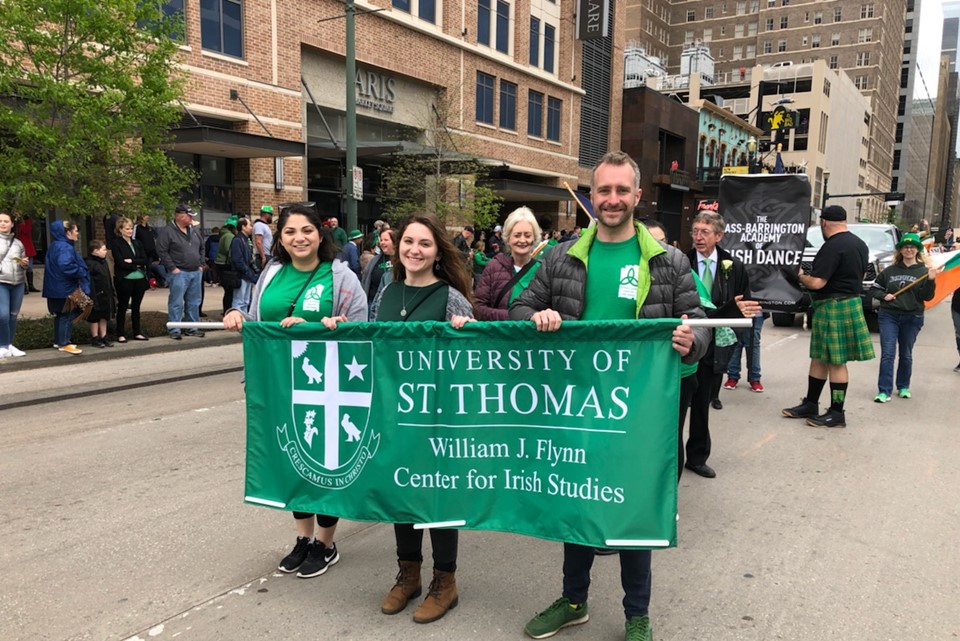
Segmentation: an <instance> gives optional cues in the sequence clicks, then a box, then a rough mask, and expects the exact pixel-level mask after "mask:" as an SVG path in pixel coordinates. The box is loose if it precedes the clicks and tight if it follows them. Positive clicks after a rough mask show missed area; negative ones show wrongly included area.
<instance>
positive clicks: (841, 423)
mask: <svg viewBox="0 0 960 641" xmlns="http://www.w3.org/2000/svg"><path fill="white" fill-rule="evenodd" d="M807 425H813V426H814V427H846V426H847V421H846V418H845V416H844V413H843V412H838V411H837V410H835V409H829V410H827V411H826V412H825V413H823V414H821V415H820V416H814V417H812V418H808V419H807Z"/></svg>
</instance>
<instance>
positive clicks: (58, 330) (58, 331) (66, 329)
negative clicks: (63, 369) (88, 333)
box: [47, 298, 80, 347]
mask: <svg viewBox="0 0 960 641" xmlns="http://www.w3.org/2000/svg"><path fill="white" fill-rule="evenodd" d="M66 302H67V299H66V298H48V299H47V311H49V312H50V313H51V314H53V344H54V345H56V346H58V347H63V346H65V345H69V344H71V343H72V342H73V319H74V318H76V317H77V316H79V315H80V310H79V309H75V310H73V311H70V312H67V313H64V312H63V306H64V305H65V304H66Z"/></svg>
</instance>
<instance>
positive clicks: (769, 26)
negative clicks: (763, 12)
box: [764, 18, 773, 31]
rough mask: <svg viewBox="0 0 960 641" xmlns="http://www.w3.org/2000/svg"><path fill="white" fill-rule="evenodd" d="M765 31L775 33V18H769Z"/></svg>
mask: <svg viewBox="0 0 960 641" xmlns="http://www.w3.org/2000/svg"><path fill="white" fill-rule="evenodd" d="M764 31H773V18H767V24H766V28H765V29H764Z"/></svg>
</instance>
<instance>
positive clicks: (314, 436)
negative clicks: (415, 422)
mask: <svg viewBox="0 0 960 641" xmlns="http://www.w3.org/2000/svg"><path fill="white" fill-rule="evenodd" d="M290 351H291V353H290V366H291V368H292V371H291V380H292V382H293V386H292V387H293V389H292V391H291V396H290V412H291V415H290V422H289V423H284V424H283V425H282V426H281V427H278V428H277V438H278V440H279V441H280V448H281V449H282V450H283V451H284V452H286V454H287V457H288V458H289V460H290V464H291V465H292V466H293V468H294V469H295V470H296V471H297V474H299V475H300V476H301V477H302V478H303V479H304V480H306V481H308V482H310V483H313V484H314V485H317V486H319V487H323V488H327V489H334V490H336V489H342V488H345V487H347V486H349V485H350V484H351V483H353V481H354V480H356V478H357V477H358V476H359V475H360V473H361V472H362V471H363V467H364V465H366V463H367V461H368V460H369V459H371V458H373V456H374V455H375V454H376V453H377V447H378V446H379V444H380V435H379V434H375V433H374V432H373V429H372V428H368V423H369V419H370V405H371V402H372V399H373V343H372V342H370V341H292V342H291V343H290Z"/></svg>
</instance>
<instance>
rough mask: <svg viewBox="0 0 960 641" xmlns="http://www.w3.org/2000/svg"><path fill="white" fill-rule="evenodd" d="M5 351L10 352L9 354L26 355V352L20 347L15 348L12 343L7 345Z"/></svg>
mask: <svg viewBox="0 0 960 641" xmlns="http://www.w3.org/2000/svg"><path fill="white" fill-rule="evenodd" d="M7 351H8V352H10V356H26V355H27V353H26V352H25V351H23V350H22V349H17V348H16V347H14V346H13V345H7Z"/></svg>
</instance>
